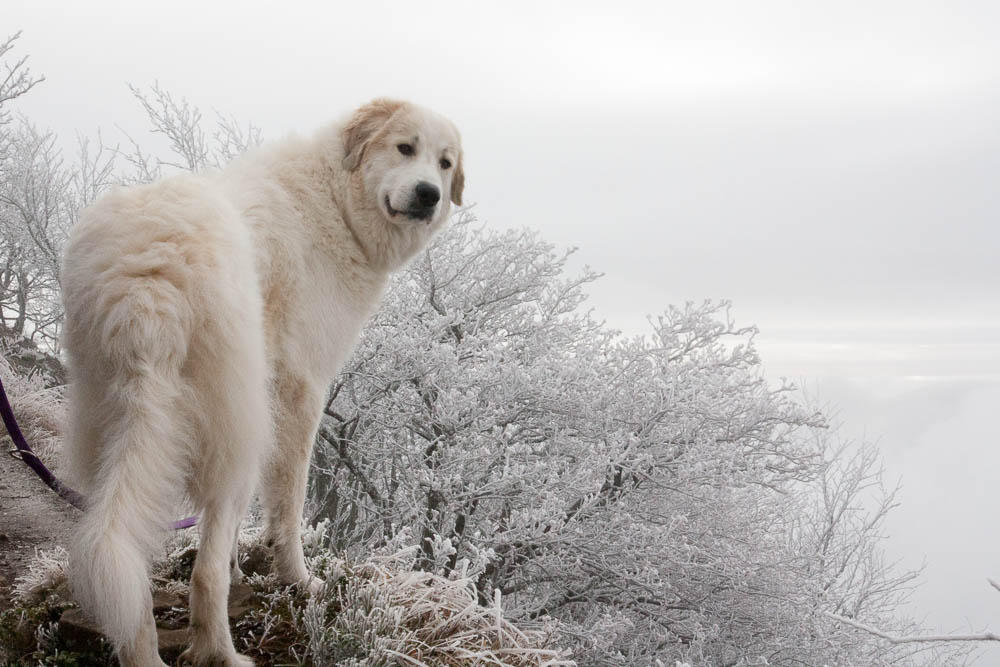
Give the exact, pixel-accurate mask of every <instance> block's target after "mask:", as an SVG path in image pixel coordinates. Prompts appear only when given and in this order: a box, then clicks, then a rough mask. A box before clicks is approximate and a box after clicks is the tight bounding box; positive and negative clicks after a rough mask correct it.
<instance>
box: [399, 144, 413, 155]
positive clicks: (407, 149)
mask: <svg viewBox="0 0 1000 667" xmlns="http://www.w3.org/2000/svg"><path fill="white" fill-rule="evenodd" d="M396 148H397V149H398V150H399V152H400V153H402V154H403V155H413V146H411V145H410V144H399V145H398V146H396Z"/></svg>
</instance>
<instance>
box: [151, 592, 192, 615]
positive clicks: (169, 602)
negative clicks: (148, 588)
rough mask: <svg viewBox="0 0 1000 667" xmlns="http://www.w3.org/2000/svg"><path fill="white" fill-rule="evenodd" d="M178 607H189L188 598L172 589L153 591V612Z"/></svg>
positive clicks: (157, 612) (159, 612)
mask: <svg viewBox="0 0 1000 667" xmlns="http://www.w3.org/2000/svg"><path fill="white" fill-rule="evenodd" d="M177 607H187V600H185V599H184V598H182V597H181V596H180V595H178V594H177V593H174V592H172V591H164V590H157V591H154V592H153V613H154V614H161V613H163V612H166V611H170V610H171V609H175V608H177Z"/></svg>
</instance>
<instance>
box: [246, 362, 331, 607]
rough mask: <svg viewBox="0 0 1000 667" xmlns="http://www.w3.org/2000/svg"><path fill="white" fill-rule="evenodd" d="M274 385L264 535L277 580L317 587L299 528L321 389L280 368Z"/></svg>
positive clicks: (264, 489)
mask: <svg viewBox="0 0 1000 667" xmlns="http://www.w3.org/2000/svg"><path fill="white" fill-rule="evenodd" d="M275 390H276V396H275V402H276V408H275V431H276V432H275V436H276V447H275V449H274V452H273V454H272V456H271V459H270V461H269V462H268V465H267V467H266V469H265V473H264V479H263V483H262V485H261V500H262V504H263V506H264V520H265V537H266V540H267V543H268V544H269V545H270V546H272V547H273V549H274V570H275V573H276V574H277V575H278V579H279V580H280V581H281V582H282V583H286V584H298V585H299V586H303V587H306V588H308V589H309V590H310V591H311V592H316V591H317V590H318V589H319V588H320V587H321V586H322V584H323V582H322V581H321V580H319V579H317V578H316V577H311V576H310V574H309V571H308V570H307V569H306V564H305V557H304V555H303V553H302V536H301V533H302V508H303V506H304V505H305V497H306V483H307V482H308V478H309V460H310V457H311V455H312V448H313V442H314V440H315V438H316V428H317V427H318V426H319V419H320V413H321V412H322V409H323V394H324V388H323V387H322V386H317V385H316V384H315V383H313V382H311V381H309V380H306V379H304V378H301V377H297V376H294V375H291V374H281V373H279V374H278V375H277V377H276V378H275Z"/></svg>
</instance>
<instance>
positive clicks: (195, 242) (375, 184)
mask: <svg viewBox="0 0 1000 667" xmlns="http://www.w3.org/2000/svg"><path fill="white" fill-rule="evenodd" d="M401 143H407V144H410V145H411V146H412V147H413V148H414V151H413V154H412V155H404V154H403V153H402V152H401V151H400V150H399V148H398V146H399V144H401ZM442 159H447V160H448V161H449V162H450V163H451V166H450V167H448V168H446V167H447V164H446V163H442ZM421 181H422V182H425V183H429V184H431V185H433V186H435V187H437V188H439V189H440V191H441V193H442V196H441V201H440V202H438V203H437V204H436V205H435V206H434V207H433V209H432V211H430V212H427V210H426V209H424V210H421V211H419V215H418V214H417V213H414V215H413V216H412V217H411V216H410V215H408V214H407V212H408V211H410V210H416V209H413V206H412V203H413V202H414V201H415V199H414V197H415V195H414V194H413V193H414V188H415V186H416V184H417V183H418V182H421ZM463 181H464V176H463V173H462V164H461V148H460V144H459V136H458V133H457V131H456V130H455V128H454V126H453V125H452V124H451V123H449V122H448V121H447V120H445V119H443V118H442V117H440V116H438V115H436V114H433V113H431V112H429V111H427V110H425V109H422V108H420V107H416V106H414V105H411V104H408V103H403V102H396V101H392V100H375V101H374V102H372V103H370V104H368V105H365V106H363V107H362V108H361V109H359V110H358V111H357V112H355V113H354V114H353V115H352V116H351V117H350V118H349V119H348V120H346V121H345V122H343V123H338V124H336V125H334V126H332V127H329V128H327V129H326V130H324V131H322V132H320V133H318V134H317V135H316V136H315V137H314V138H313V139H310V140H301V139H291V140H288V141H286V142H284V143H281V144H278V145H275V146H273V147H270V148H264V149H260V150H258V151H255V152H253V153H251V154H248V155H247V156H245V157H243V158H241V159H239V160H237V161H236V162H234V163H233V164H231V165H230V166H229V167H227V168H226V169H225V170H223V171H221V172H214V173H210V174H202V175H193V176H192V175H184V176H176V177H173V178H169V179H165V180H163V181H160V182H158V183H154V184H152V185H145V186H138V187H131V188H121V189H116V190H115V191H113V192H112V193H110V194H108V195H107V196H105V197H104V198H103V199H101V200H100V201H99V202H98V203H96V204H95V205H94V206H93V207H91V208H90V209H89V210H88V211H86V212H85V214H84V215H83V218H82V219H81V221H80V223H79V224H78V225H76V227H75V228H74V229H73V232H72V234H71V238H70V241H69V244H68V247H67V250H66V255H65V260H64V266H63V274H62V283H63V300H64V303H65V308H66V331H65V345H66V349H67V351H68V354H69V359H70V369H71V373H72V378H71V380H72V384H71V395H70V397H71V414H70V428H69V438H68V443H67V452H68V464H69V466H68V467H69V469H70V470H71V471H73V473H74V474H73V477H74V480H75V482H76V483H77V484H78V485H80V486H82V487H83V488H84V489H85V491H86V493H87V494H88V497H89V498H88V501H89V504H88V508H87V510H86V512H85V513H84V515H83V518H82V520H81V522H80V526H79V530H78V532H77V534H76V536H75V539H74V543H73V545H72V549H71V579H72V583H73V588H74V590H75V592H76V595H77V596H78V599H79V601H80V603H81V604H82V605H83V606H84V608H85V609H86V610H88V611H89V612H90V613H91V614H92V615H93V616H94V617H95V618H96V619H97V621H98V622H99V623H100V624H101V627H102V628H103V629H104V631H105V633H106V634H107V635H108V636H109V637H110V638H111V639H112V640H113V642H114V643H115V645H116V647H117V649H118V652H119V658H120V660H121V662H122V664H123V665H125V666H126V667H132V666H136V667H149V666H150V665H153V666H161V665H164V663H163V662H162V661H161V660H160V658H159V656H158V655H157V651H156V628H155V625H154V621H153V616H152V608H151V596H150V586H149V574H148V563H149V560H150V558H151V556H152V554H153V552H154V551H155V550H156V549H157V548H158V547H159V546H160V544H161V539H162V538H163V534H164V531H165V526H166V524H167V523H168V522H169V520H170V519H172V518H175V517H174V513H173V512H174V511H175V508H176V507H177V506H178V504H179V503H180V502H181V501H188V502H191V503H193V504H194V505H195V506H196V508H197V509H198V510H199V511H200V512H201V515H202V519H201V525H200V530H201V547H200V549H199V553H198V556H197V559H196V562H195V566H194V572H193V574H192V580H191V610H192V617H191V618H192V620H191V624H192V645H191V647H190V648H189V649H188V651H187V653H186V655H185V657H186V659H187V660H190V661H191V662H193V663H195V664H224V665H251V664H253V663H252V661H251V660H250V659H249V658H246V657H245V656H241V655H238V654H237V653H236V651H235V649H234V647H233V644H232V640H231V638H230V636H229V630H228V624H227V620H226V599H227V593H228V587H229V583H230V576H231V570H230V568H231V555H234V554H235V543H234V542H235V536H236V534H237V532H238V529H239V524H240V521H241V519H242V517H243V515H244V513H245V511H246V508H247V506H248V504H249V502H250V500H251V497H252V495H253V493H254V490H255V489H257V488H258V483H259V482H260V484H259V489H260V493H261V500H262V505H263V507H264V511H265V520H266V528H265V531H266V535H267V537H268V539H269V541H270V542H271V543H272V544H273V545H274V552H275V569H276V571H277V573H278V575H279V577H280V578H281V579H282V580H283V581H285V582H296V583H300V584H304V585H307V586H308V585H309V583H310V579H309V573H308V572H307V571H306V568H305V563H304V560H303V555H302V545H301V539H300V534H299V531H300V523H301V516H302V505H303V500H304V497H305V486H306V476H307V472H308V463H309V457H310V453H311V450H312V443H313V439H314V436H315V431H316V427H317V424H318V421H319V417H320V412H321V409H322V401H323V397H324V393H325V391H326V387H327V385H328V383H329V381H330V380H331V378H332V377H333V375H334V374H335V373H337V371H338V370H339V369H340V367H341V364H342V363H343V362H344V361H345V359H346V357H347V356H348V355H349V353H350V351H351V349H352V348H353V346H354V344H355V342H356V340H357V337H358V334H359V332H360V330H361V328H362V326H363V325H364V323H365V321H366V320H367V319H368V317H369V316H370V314H371V313H372V311H373V310H374V308H375V307H376V305H377V303H378V301H379V298H380V295H381V294H382V291H383V289H384V287H385V284H386V280H387V276H388V274H389V273H390V272H391V271H393V270H394V269H397V268H399V267H400V266H402V265H403V264H404V263H405V262H406V261H407V260H408V259H409V258H410V257H412V256H413V255H414V254H415V253H416V252H417V251H418V250H420V249H421V248H422V247H423V246H424V245H425V244H426V243H427V241H428V240H429V239H430V237H431V236H432V235H433V234H434V232H435V231H436V230H437V229H438V228H440V227H441V225H442V224H443V223H444V221H445V220H446V219H447V217H448V213H449V199H451V200H453V201H455V202H456V203H461V191H462V186H463ZM236 572H238V570H236ZM313 584H314V585H315V582H313Z"/></svg>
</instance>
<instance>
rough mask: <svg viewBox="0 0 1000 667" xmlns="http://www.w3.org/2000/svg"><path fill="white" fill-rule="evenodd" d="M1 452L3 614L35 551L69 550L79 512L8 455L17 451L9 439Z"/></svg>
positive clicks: (0, 583)
mask: <svg viewBox="0 0 1000 667" xmlns="http://www.w3.org/2000/svg"><path fill="white" fill-rule="evenodd" d="M5 435H6V434H5ZM0 448H2V453H0V610H4V609H8V608H9V607H10V604H11V593H12V588H13V585H14V580H15V579H16V578H17V577H18V576H19V575H20V574H22V573H24V572H26V571H27V568H28V563H29V561H30V560H31V558H32V557H33V556H34V555H35V551H36V550H39V549H52V548H55V547H56V546H65V545H66V541H67V538H68V536H69V534H70V531H71V530H72V528H73V525H74V522H75V521H76V517H77V516H78V515H79V511H78V510H76V509H74V508H73V507H71V506H70V505H69V504H67V503H66V502H65V501H64V500H63V499H62V498H60V497H59V496H57V495H56V494H55V493H54V492H53V491H52V490H51V489H49V488H48V487H47V486H45V484H43V483H42V481H41V480H40V479H38V477H36V476H35V473H34V472H32V470H31V469H30V468H29V467H28V466H26V465H25V464H24V463H22V462H21V461H19V460H17V459H15V458H13V457H12V456H10V455H8V452H9V451H10V450H12V449H13V448H14V446H13V445H12V444H11V442H10V439H9V438H6V437H4V438H2V439H0ZM47 463H48V462H47Z"/></svg>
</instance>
